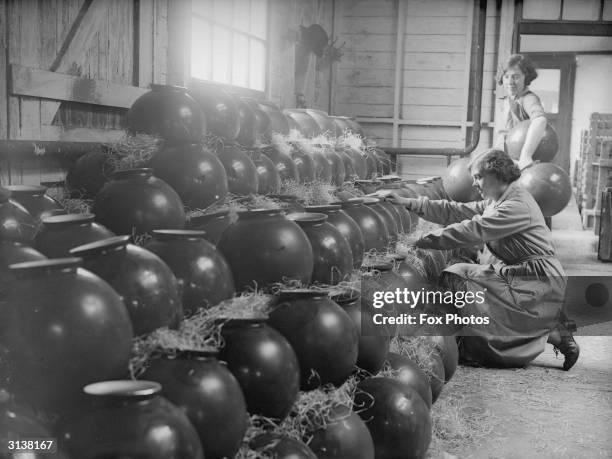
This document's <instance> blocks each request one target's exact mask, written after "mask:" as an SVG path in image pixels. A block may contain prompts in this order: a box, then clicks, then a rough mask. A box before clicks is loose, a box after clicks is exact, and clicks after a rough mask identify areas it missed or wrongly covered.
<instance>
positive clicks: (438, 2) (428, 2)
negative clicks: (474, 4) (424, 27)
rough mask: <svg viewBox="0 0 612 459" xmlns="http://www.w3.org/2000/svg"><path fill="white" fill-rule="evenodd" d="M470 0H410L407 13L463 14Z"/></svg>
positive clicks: (422, 14)
mask: <svg viewBox="0 0 612 459" xmlns="http://www.w3.org/2000/svg"><path fill="white" fill-rule="evenodd" d="M469 1H470V0H462V1H457V0H410V2H408V11H407V13H408V15H409V16H413V17H422V16H465V15H466V14H467V8H468V5H469Z"/></svg>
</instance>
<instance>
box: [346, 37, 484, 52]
mask: <svg viewBox="0 0 612 459" xmlns="http://www.w3.org/2000/svg"><path fill="white" fill-rule="evenodd" d="M495 37H496V36H495V35H489V36H488V37H487V38H488V40H487V42H486V43H485V52H489V53H491V52H494V51H495V45H494V43H495ZM341 40H342V41H344V42H345V43H346V44H345V49H346V52H350V51H356V50H359V51H360V52H373V51H386V52H389V51H393V50H394V49H395V35H390V34H384V35H383V34H377V35H357V34H354V35H346V34H345V35H342V36H341ZM404 49H405V50H406V52H413V53H415V52H438V53H449V52H451V53H465V51H466V50H465V40H464V35H461V34H459V35H444V34H440V33H437V34H432V35H410V34H405V35H404Z"/></svg>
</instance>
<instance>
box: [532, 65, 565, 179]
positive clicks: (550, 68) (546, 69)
mask: <svg viewBox="0 0 612 459" xmlns="http://www.w3.org/2000/svg"><path fill="white" fill-rule="evenodd" d="M523 55H525V56H528V57H529V58H530V59H531V61H532V62H533V63H534V64H535V66H536V68H537V70H538V77H537V78H536V79H535V80H534V81H533V82H532V83H531V85H529V88H530V89H531V90H532V91H533V92H535V93H536V94H537V95H538V96H539V97H540V100H541V101H542V105H543V106H544V110H545V112H546V118H547V119H548V122H549V123H550V124H551V125H552V126H553V128H554V129H555V130H556V131H557V134H558V136H559V151H558V153H557V155H556V156H555V158H554V159H553V161H552V162H553V163H555V164H557V165H558V166H560V167H562V168H563V170H565V172H567V173H568V174H569V173H570V164H571V160H570V150H571V138H572V137H571V133H572V112H573V103H574V79H575V74H576V56H575V55H574V54H573V53H523Z"/></svg>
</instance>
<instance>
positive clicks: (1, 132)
mask: <svg viewBox="0 0 612 459" xmlns="http://www.w3.org/2000/svg"><path fill="white" fill-rule="evenodd" d="M6 2H7V0H2V1H0V30H1V31H8V33H0V49H2V50H6V49H7V46H8V44H7V43H6V36H7V35H10V33H11V29H10V26H11V24H10V23H8V21H7V17H6V12H7V5H6ZM7 66H8V62H7V53H6V52H3V53H2V55H0V138H2V139H6V138H7V136H8V92H7V90H6V88H7V84H6V83H7V82H6V79H7Z"/></svg>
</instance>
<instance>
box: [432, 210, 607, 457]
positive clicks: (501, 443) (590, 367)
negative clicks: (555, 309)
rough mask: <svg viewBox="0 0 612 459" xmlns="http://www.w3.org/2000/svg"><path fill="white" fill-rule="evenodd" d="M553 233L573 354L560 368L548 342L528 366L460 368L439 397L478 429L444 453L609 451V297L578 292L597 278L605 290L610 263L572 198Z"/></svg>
mask: <svg viewBox="0 0 612 459" xmlns="http://www.w3.org/2000/svg"><path fill="white" fill-rule="evenodd" d="M552 233H553V239H554V241H555V245H556V248H557V255H558V257H559V259H560V260H561V262H562V264H563V266H564V269H565V270H566V273H567V275H568V302H569V303H570V304H568V302H566V305H567V306H568V308H567V311H568V315H569V316H570V317H571V318H572V319H574V320H575V321H576V322H577V325H578V333H576V341H577V342H578V344H579V345H580V348H581V354H580V358H579V360H578V362H577V363H576V365H575V366H574V368H572V369H571V370H570V371H569V372H565V371H562V370H561V365H562V363H563V360H562V359H563V356H562V355H560V356H559V357H556V356H555V354H554V352H553V348H552V346H551V345H547V346H546V351H545V352H544V353H543V354H541V355H540V356H539V357H538V358H537V359H536V360H535V361H533V362H532V363H531V364H530V365H529V366H528V367H527V368H523V369H511V370H492V369H481V368H469V367H459V368H458V370H457V373H456V374H455V376H454V378H453V379H452V380H451V381H450V382H449V383H448V384H447V385H446V387H445V390H444V391H443V395H442V397H444V396H445V395H446V396H447V397H455V396H459V397H460V398H461V403H462V405H463V406H464V407H466V409H469V410H471V411H472V414H476V415H477V416H478V418H479V422H480V424H475V425H480V426H484V427H485V428H481V429H480V430H479V435H478V436H477V438H475V439H474V441H473V442H471V444H470V445H468V444H465V446H464V447H458V448H456V449H454V450H452V451H448V452H446V453H443V454H442V455H441V457H444V458H445V459H450V458H453V457H457V458H461V459H468V458H474V459H524V458H526V459H530V458H536V457H537V458H555V459H558V458H572V459H574V458H604V457H606V458H612V298H610V297H608V298H607V301H606V302H605V303H604V304H602V305H600V306H592V305H590V304H588V301H587V299H586V298H585V292H586V291H587V289H588V288H589V286H590V285H592V284H593V283H596V282H597V283H600V284H602V285H604V286H606V289H607V291H608V292H612V263H602V262H599V261H597V241H598V238H597V236H596V235H595V234H594V233H593V230H592V229H589V230H583V229H582V225H581V222H580V216H579V214H578V208H577V207H576V205H575V203H574V202H573V201H572V203H570V205H569V206H568V207H567V208H566V209H565V210H564V211H563V212H561V213H560V214H559V215H557V216H555V217H553V219H552ZM604 293H605V292H604ZM610 296H612V295H610ZM605 299H606V298H605V295H604V296H603V297H602V296H601V295H600V297H599V300H600V301H599V302H600V303H601V302H603V301H604V300H605ZM591 302H594V301H592V298H591ZM457 391H462V393H460V394H457V393H456V392H457ZM442 397H441V398H442ZM434 409H435V407H434Z"/></svg>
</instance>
